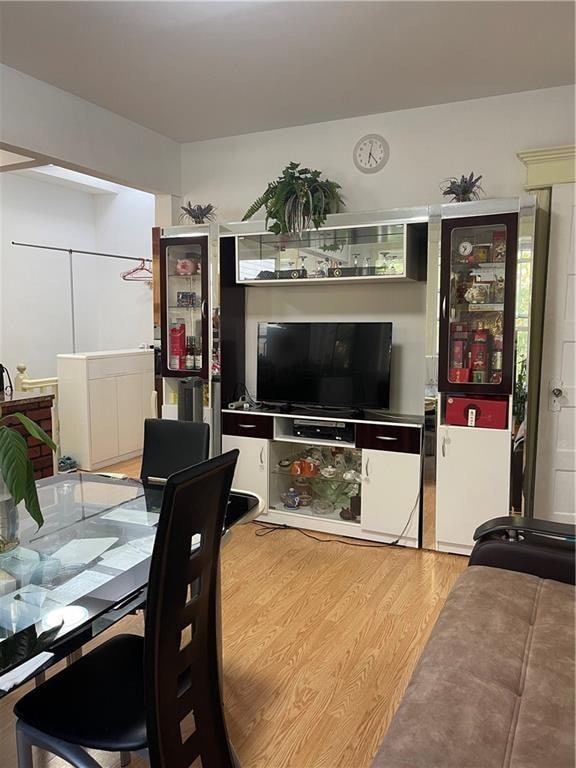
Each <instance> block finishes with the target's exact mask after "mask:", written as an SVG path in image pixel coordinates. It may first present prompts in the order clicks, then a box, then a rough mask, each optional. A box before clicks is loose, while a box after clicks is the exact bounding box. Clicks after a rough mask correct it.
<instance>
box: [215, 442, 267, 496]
mask: <svg viewBox="0 0 576 768" xmlns="http://www.w3.org/2000/svg"><path fill="white" fill-rule="evenodd" d="M234 448H238V450H239V451H240V455H239V456H238V463H237V464H236V472H235V473H234V480H233V482H232V486H233V487H234V488H236V489H238V490H242V491H254V493H257V494H258V495H259V496H261V497H262V498H263V499H264V500H265V501H266V505H265V506H266V510H267V509H268V504H267V500H268V448H269V441H268V440H265V439H264V438H259V437H239V436H237V435H222V453H226V451H231V450H233V449H234Z"/></svg>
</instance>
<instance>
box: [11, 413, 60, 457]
mask: <svg viewBox="0 0 576 768" xmlns="http://www.w3.org/2000/svg"><path fill="white" fill-rule="evenodd" d="M4 418H7V417H4ZM10 418H15V419H18V421H19V422H20V424H22V426H23V427H25V429H26V430H27V432H28V433H29V434H30V435H32V437H35V438H36V440H40V442H41V443H44V445H48V446H49V447H50V448H51V449H52V450H53V451H55V450H56V443H55V442H54V441H53V440H52V438H51V437H50V436H49V435H47V434H46V432H44V430H43V429H42V427H40V426H38V424H36V422H35V421H32V419H29V418H28V416H25V415H24V414H23V413H11V414H10Z"/></svg>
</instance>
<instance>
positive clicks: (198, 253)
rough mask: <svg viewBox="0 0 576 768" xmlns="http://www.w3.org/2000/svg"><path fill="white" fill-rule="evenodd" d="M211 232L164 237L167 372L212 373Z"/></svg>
mask: <svg viewBox="0 0 576 768" xmlns="http://www.w3.org/2000/svg"><path fill="white" fill-rule="evenodd" d="M208 269H209V265H208V236H207V235H204V234H202V235H198V236H190V237H186V238H182V237H174V238H165V237H163V238H161V240H160V286H161V339H162V375H163V376H200V377H201V378H203V379H206V378H207V377H208V369H209V361H210V358H211V356H212V354H211V350H210V349H209V331H208V325H209V322H210V318H209V316H208Z"/></svg>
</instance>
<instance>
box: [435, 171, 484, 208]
mask: <svg viewBox="0 0 576 768" xmlns="http://www.w3.org/2000/svg"><path fill="white" fill-rule="evenodd" d="M481 179H482V176H476V178H474V172H472V173H471V174H470V176H464V175H462V176H461V177H460V178H459V179H457V178H456V177H455V176H451V177H450V178H449V179H446V180H445V181H443V182H442V184H441V185H440V189H441V190H442V194H443V195H444V196H446V197H452V202H456V203H466V202H469V201H470V200H479V199H480V196H481V195H482V194H484V190H483V189H482V187H481V186H480V181H481Z"/></svg>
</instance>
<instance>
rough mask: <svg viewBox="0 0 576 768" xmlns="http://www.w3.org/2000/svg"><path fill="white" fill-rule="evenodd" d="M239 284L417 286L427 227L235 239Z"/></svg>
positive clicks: (352, 229)
mask: <svg viewBox="0 0 576 768" xmlns="http://www.w3.org/2000/svg"><path fill="white" fill-rule="evenodd" d="M236 241H237V242H236V258H237V263H236V279H237V282H239V283H253V284H260V283H271V282H274V283H278V282H284V283H297V284H300V285H302V283H306V282H312V281H314V282H319V281H326V282H327V281H334V282H335V281H348V280H349V281H360V280H362V281H366V280H416V279H418V264H419V258H418V256H419V254H420V253H422V249H423V250H424V251H425V248H426V225H422V224H420V223H391V224H382V225H378V226H357V227H337V228H327V229H319V230H312V231H306V232H303V233H302V235H301V237H296V236H292V235H274V234H271V233H264V234H246V235H238V236H237V238H236Z"/></svg>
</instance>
